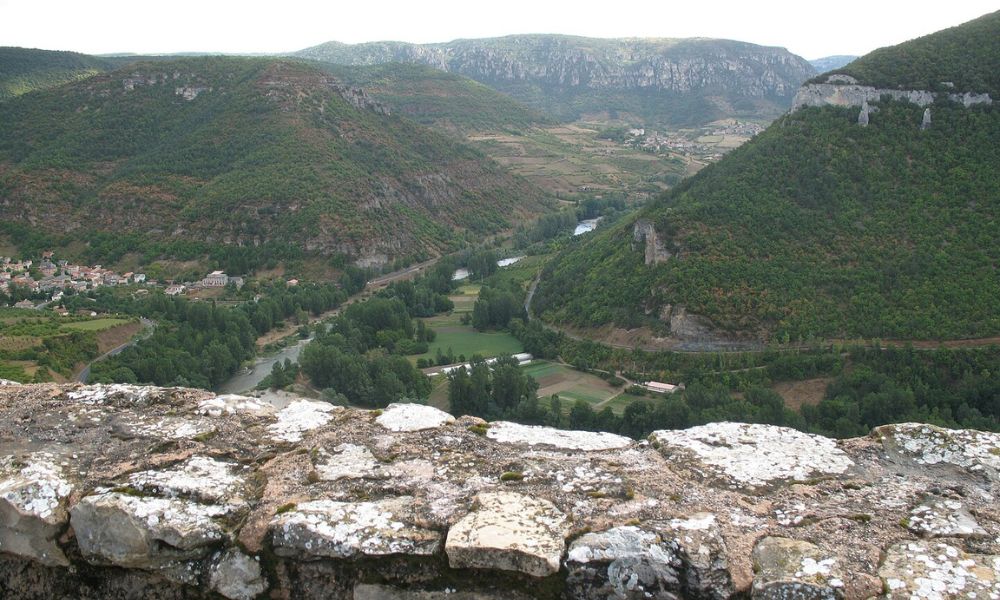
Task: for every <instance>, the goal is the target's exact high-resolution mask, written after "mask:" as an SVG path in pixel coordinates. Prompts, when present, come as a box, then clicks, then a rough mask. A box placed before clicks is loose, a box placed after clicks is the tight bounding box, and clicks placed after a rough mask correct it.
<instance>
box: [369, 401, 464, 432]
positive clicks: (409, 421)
mask: <svg viewBox="0 0 1000 600" xmlns="http://www.w3.org/2000/svg"><path fill="white" fill-rule="evenodd" d="M454 420H455V417H453V416H451V415H449V414H448V413H446V412H444V411H443V410H438V409H436V408H434V407H433V406H426V405H423V404H390V405H389V406H388V407H386V409H385V410H383V411H382V414H380V415H379V416H378V417H377V418H376V419H375V422H376V423H378V424H379V425H381V426H382V427H385V428H386V429H388V430H389V431H395V432H402V431H420V430H422V429H434V428H436V427H440V426H442V425H444V424H446V423H451V422H453V421H454Z"/></svg>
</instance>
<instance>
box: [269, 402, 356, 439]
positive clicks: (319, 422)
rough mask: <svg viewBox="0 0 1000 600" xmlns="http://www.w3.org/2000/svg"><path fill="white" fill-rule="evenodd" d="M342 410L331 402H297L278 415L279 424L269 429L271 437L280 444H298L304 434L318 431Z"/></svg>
mask: <svg viewBox="0 0 1000 600" xmlns="http://www.w3.org/2000/svg"><path fill="white" fill-rule="evenodd" d="M338 410H342V409H341V408H340V407H337V406H334V405H332V404H330V403H329V402H314V401H312V400H295V401H294V402H292V403H290V404H289V405H288V406H286V407H285V408H283V409H281V411H280V412H279V413H278V422H277V423H275V424H273V425H271V426H270V427H268V428H267V429H268V431H269V432H270V433H271V437H273V438H274V439H275V440H277V441H279V442H298V441H301V440H302V436H303V434H305V433H306V432H308V431H312V430H314V429H318V428H320V427H322V426H324V425H326V424H327V423H329V422H330V420H331V419H333V414H332V413H334V412H337V411H338Z"/></svg>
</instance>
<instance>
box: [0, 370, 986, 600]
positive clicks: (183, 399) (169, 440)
mask: <svg viewBox="0 0 1000 600" xmlns="http://www.w3.org/2000/svg"><path fill="white" fill-rule="evenodd" d="M292 400H293V401H292V403H291V404H290V405H289V406H288V407H286V409H284V410H282V411H273V410H269V409H268V408H266V407H265V408H263V409H261V408H260V407H259V406H257V404H256V402H255V401H248V400H247V399H245V398H242V397H232V396H228V397H219V396H215V395H214V394H212V393H211V392H206V391H203V390H191V389H184V388H142V387H139V386H118V387H110V386H102V387H99V388H98V387H85V386H80V385H78V384H66V385H61V384H41V385H26V386H21V385H9V386H2V387H0V595H2V596H3V597H4V598H5V600H6V599H7V598H11V599H15V600H21V599H28V598H47V597H60V598H64V597H79V598H82V599H85V600H98V599H103V598H108V597H117V596H121V597H141V598H148V599H149V600H154V599H155V600H161V599H163V600H166V599H167V598H170V599H175V598H182V597H183V598H216V597H219V595H221V596H223V597H227V598H231V599H234V600H237V599H249V598H263V597H275V598H318V597H323V598H333V599H336V600H349V599H353V600H359V599H361V598H382V597H384V598H416V599H427V600H430V599H433V598H469V599H470V600H471V599H473V598H490V599H494V600H501V599H503V600H514V599H517V600H521V599H523V598H541V599H545V600H556V599H558V600H569V599H586V600H590V599H597V598H600V599H602V600H603V599H605V598H643V599H645V598H661V599H681V598H699V599H700V598H708V599H711V600H727V599H733V600H735V599H736V598H748V597H761V598H767V597H784V596H789V595H791V596H792V597H819V598H831V597H832V598H837V599H838V600H840V599H843V600H861V599H867V598H873V597H879V596H880V594H882V586H883V583H884V585H885V589H886V592H887V593H895V595H891V596H890V597H906V598H909V597H910V596H911V595H913V594H920V593H926V594H927V595H928V597H940V598H949V599H950V598H954V599H958V598H967V597H970V594H971V593H976V594H978V597H979V598H989V597H990V594H993V593H998V594H1000V590H994V589H993V587H995V586H996V581H997V577H996V571H997V566H998V564H1000V563H998V562H997V561H1000V509H998V502H997V499H998V498H1000V480H998V479H997V478H996V476H995V474H996V460H997V459H996V457H997V456H998V454H1000V450H998V449H997V446H998V443H997V438H996V434H988V433H983V432H973V431H968V430H959V431H955V430H947V429H940V428H936V427H930V426H925V425H919V424H904V425H897V426H887V427H884V428H880V429H879V430H877V431H876V432H874V433H873V434H872V435H870V436H867V437H863V438H855V439H850V440H840V441H834V440H830V439H826V438H822V437H819V436H810V435H807V434H804V433H800V432H797V431H793V430H790V429H786V428H780V427H770V426H764V425H745V424H735V423H717V424H711V425H705V426H701V427H695V428H691V429H688V430H681V431H660V432H656V434H654V435H653V436H652V437H651V443H648V442H642V441H640V442H635V441H632V440H629V439H627V438H622V437H620V436H614V435H610V434H599V433H593V432H570V431H561V430H555V429H551V428H547V427H533V426H526V425H518V424H514V423H491V424H486V423H485V422H483V421H482V420H481V419H476V418H474V417H461V418H459V419H454V420H453V419H452V418H451V417H450V416H449V415H447V414H445V413H441V412H440V411H436V409H429V410H428V409H427V407H420V406H419V405H406V406H404V407H402V408H400V407H390V409H389V410H386V411H384V412H383V413H381V414H378V415H375V414H373V412H372V411H368V410H359V409H353V408H340V407H334V406H332V405H330V404H327V403H320V402H313V401H308V400H299V399H296V398H293V399H292ZM382 417H385V418H384V419H383V418H382ZM380 419H381V422H380ZM195 431H206V432H207V433H205V434H201V435H190V434H191V433H192V432H195ZM181 432H185V433H186V435H179V434H180V433H181ZM752 558H753V559H755V560H756V562H757V570H756V571H755V570H754V560H752ZM907 569H909V571H912V572H908V571H907ZM959 584H961V585H959ZM894 586H895V587H894ZM991 586H992V587H991ZM796 594H798V596H796ZM935 594H936V595H935ZM918 597H919V596H918Z"/></svg>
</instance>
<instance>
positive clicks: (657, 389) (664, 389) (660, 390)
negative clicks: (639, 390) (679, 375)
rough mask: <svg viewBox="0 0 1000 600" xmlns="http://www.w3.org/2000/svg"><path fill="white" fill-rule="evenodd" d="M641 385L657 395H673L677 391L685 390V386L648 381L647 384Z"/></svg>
mask: <svg viewBox="0 0 1000 600" xmlns="http://www.w3.org/2000/svg"><path fill="white" fill-rule="evenodd" d="M639 385H640V386H641V387H644V388H646V389H647V390H649V391H651V392H654V393H657V394H673V393H674V392H676V391H677V390H682V389H684V384H679V385H673V384H671V383H662V382H659V381H647V382H646V383H641V384H639Z"/></svg>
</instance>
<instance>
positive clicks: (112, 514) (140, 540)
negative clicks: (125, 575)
mask: <svg viewBox="0 0 1000 600" xmlns="http://www.w3.org/2000/svg"><path fill="white" fill-rule="evenodd" d="M221 512H222V511H221V509H219V508H218V507H210V506H203V505H200V504H196V503H194V502H189V501H185V500H173V499H164V498H142V497H136V496H129V495H125V494H121V493H117V492H108V493H103V494H96V495H93V496H87V497H86V498H84V499H83V500H81V501H80V502H78V503H77V504H76V506H74V507H73V508H72V509H71V510H70V514H71V518H70V523H71V525H72V526H73V530H74V531H75V532H76V538H77V542H78V543H79V545H80V551H81V552H82V553H83V555H84V557H86V558H87V559H89V560H92V561H93V560H96V561H103V562H108V563H111V564H114V565H117V566H120V567H135V568H157V567H161V566H163V565H164V564H166V563H171V562H175V561H179V560H189V559H193V558H199V557H202V556H204V555H205V554H207V553H208V550H209V547H210V546H212V545H215V544H218V543H220V542H222V541H223V540H224V538H225V534H224V533H223V531H222V529H221V528H220V527H219V526H218V525H217V524H216V523H215V522H214V521H213V520H212V518H213V517H217V516H220V514H221Z"/></svg>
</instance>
